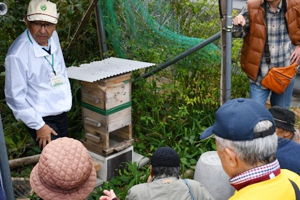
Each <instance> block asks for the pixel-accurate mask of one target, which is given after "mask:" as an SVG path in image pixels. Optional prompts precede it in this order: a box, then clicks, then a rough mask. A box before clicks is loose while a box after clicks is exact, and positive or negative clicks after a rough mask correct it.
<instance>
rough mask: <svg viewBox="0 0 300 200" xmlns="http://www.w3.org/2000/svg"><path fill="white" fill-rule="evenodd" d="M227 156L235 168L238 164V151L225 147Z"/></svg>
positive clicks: (231, 165)
mask: <svg viewBox="0 0 300 200" xmlns="http://www.w3.org/2000/svg"><path fill="white" fill-rule="evenodd" d="M224 152H225V156H226V159H227V163H228V164H229V166H230V167H232V168H235V167H237V166H238V159H237V156H236V153H235V152H234V151H233V150H232V149H230V148H225V151H224Z"/></svg>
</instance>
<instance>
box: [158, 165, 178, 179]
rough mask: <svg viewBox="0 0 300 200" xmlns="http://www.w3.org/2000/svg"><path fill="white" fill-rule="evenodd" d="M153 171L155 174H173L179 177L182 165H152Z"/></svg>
mask: <svg viewBox="0 0 300 200" xmlns="http://www.w3.org/2000/svg"><path fill="white" fill-rule="evenodd" d="M152 173H153V175H154V176H163V177H170V176H173V177H177V178H179V177H180V175H181V171H180V167H152Z"/></svg>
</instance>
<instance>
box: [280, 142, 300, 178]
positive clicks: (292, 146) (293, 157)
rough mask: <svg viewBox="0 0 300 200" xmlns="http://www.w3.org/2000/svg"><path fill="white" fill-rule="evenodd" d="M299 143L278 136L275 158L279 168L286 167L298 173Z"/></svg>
mask: <svg viewBox="0 0 300 200" xmlns="http://www.w3.org/2000/svg"><path fill="white" fill-rule="evenodd" d="M299 155H300V144H297V143H296V142H294V141H292V140H287V139H283V138H280V137H279V138H278V147H277V151H276V158H277V159H278V161H279V164H280V168H281V169H288V170H290V171H293V172H295V173H297V174H299V175H300V159H299Z"/></svg>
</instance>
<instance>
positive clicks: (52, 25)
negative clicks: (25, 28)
mask: <svg viewBox="0 0 300 200" xmlns="http://www.w3.org/2000/svg"><path fill="white" fill-rule="evenodd" d="M30 24H32V25H33V26H34V27H35V28H42V27H45V29H51V28H53V27H54V26H55V24H51V23H41V22H36V21H31V22H30Z"/></svg>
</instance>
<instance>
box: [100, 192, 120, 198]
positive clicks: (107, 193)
mask: <svg viewBox="0 0 300 200" xmlns="http://www.w3.org/2000/svg"><path fill="white" fill-rule="evenodd" d="M103 193H104V194H105V195H106V196H101V197H100V198H99V200H112V199H113V198H115V197H117V196H116V194H115V192H114V190H110V191H108V190H104V191H103Z"/></svg>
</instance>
